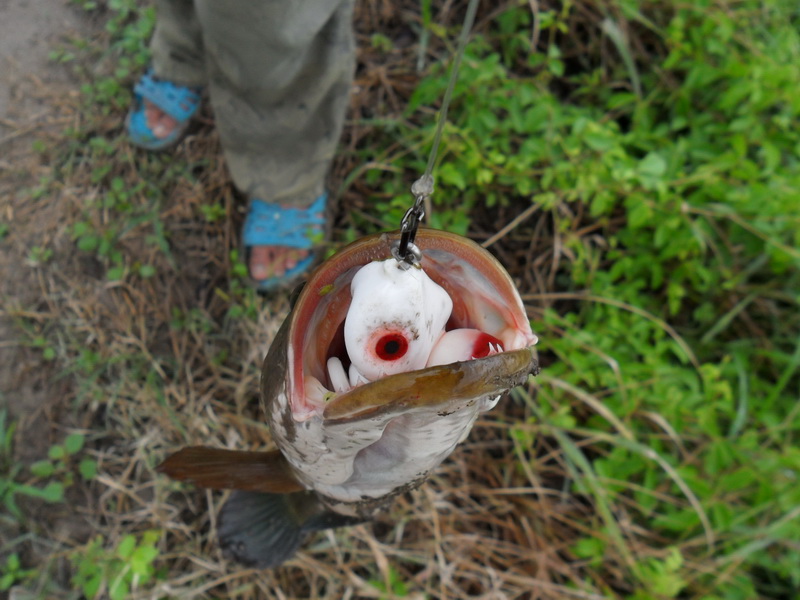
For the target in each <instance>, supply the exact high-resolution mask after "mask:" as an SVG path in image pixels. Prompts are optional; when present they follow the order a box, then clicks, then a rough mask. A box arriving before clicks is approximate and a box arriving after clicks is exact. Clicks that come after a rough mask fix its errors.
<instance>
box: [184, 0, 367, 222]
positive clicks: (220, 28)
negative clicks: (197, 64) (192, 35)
mask: <svg viewBox="0 0 800 600" xmlns="http://www.w3.org/2000/svg"><path fill="white" fill-rule="evenodd" d="M195 5H196V11H197V18H198V20H199V22H200V24H201V27H202V31H203V43H204V49H205V65H206V72H207V75H208V82H209V91H210V97H211V105H212V108H213V110H214V117H215V121H216V125H217V128H218V130H219V133H220V138H221V141H222V147H223V149H224V152H225V157H226V160H227V162H228V167H229V169H230V171H231V175H232V177H233V181H234V183H235V184H236V186H237V187H238V188H239V189H240V190H241V191H242V192H244V193H246V194H247V195H248V196H249V197H256V198H260V199H262V200H266V201H268V202H277V203H282V204H290V205H296V206H307V205H308V204H310V203H311V202H312V201H313V200H315V199H316V198H317V197H318V196H319V195H320V194H321V193H322V192H323V190H324V183H325V177H326V175H327V171H328V168H329V166H330V162H331V159H332V158H333V155H334V152H335V150H336V146H337V144H338V141H339V136H340V134H341V130H342V125H343V123H344V115H345V110H346V107H347V101H348V97H349V93H350V88H351V85H352V78H353V70H354V63H355V60H354V57H355V42H354V39H353V33H352V9H353V0H262V1H258V2H257V1H255V0H226V1H224V2H222V1H220V0H196V2H195Z"/></svg>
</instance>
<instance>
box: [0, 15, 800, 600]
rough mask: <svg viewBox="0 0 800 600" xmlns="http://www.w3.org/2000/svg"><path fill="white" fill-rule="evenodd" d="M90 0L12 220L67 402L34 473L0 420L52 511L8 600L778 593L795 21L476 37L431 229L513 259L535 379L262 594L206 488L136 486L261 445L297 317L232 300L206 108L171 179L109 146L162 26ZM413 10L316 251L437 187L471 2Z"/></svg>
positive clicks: (798, 271)
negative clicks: (68, 523)
mask: <svg viewBox="0 0 800 600" xmlns="http://www.w3.org/2000/svg"><path fill="white" fill-rule="evenodd" d="M80 4H81V6H82V7H83V8H84V9H85V10H87V11H89V14H91V15H93V17H94V18H95V19H96V20H97V22H98V23H100V24H103V27H104V33H103V35H102V36H100V37H99V38H98V39H97V40H96V41H91V42H89V41H88V40H84V41H81V40H77V41H76V42H75V43H74V44H73V46H71V47H69V48H65V49H63V51H60V52H56V53H55V54H54V55H53V57H54V59H55V60H59V61H61V62H63V63H64V64H65V65H67V67H68V68H71V69H73V72H74V73H76V74H77V76H79V77H81V78H82V80H83V81H84V82H85V84H84V86H83V88H82V90H81V96H80V99H79V100H75V102H76V104H75V105H74V107H73V108H74V110H75V118H74V119H73V120H72V123H73V125H72V127H71V128H70V129H69V130H67V131H65V132H63V134H62V135H61V136H60V137H59V138H58V139H57V141H56V142H53V143H49V144H48V145H46V146H43V145H42V144H41V143H40V144H39V145H38V146H37V153H38V154H39V155H40V158H41V160H42V161H43V162H44V163H45V164H46V165H47V171H48V175H47V176H45V177H44V179H43V180H42V181H41V182H38V183H37V184H36V185H35V186H32V187H31V189H30V190H29V191H28V197H29V202H30V203H32V206H34V208H35V207H38V206H45V205H48V203H49V204H52V203H53V200H54V199H57V206H58V208H57V210H58V211H59V212H58V218H57V219H51V220H50V221H49V222H48V223H49V228H45V231H46V233H47V234H46V235H44V236H41V237H42V239H41V241H40V242H37V243H36V244H35V245H34V246H33V247H31V248H29V255H28V256H27V258H28V262H27V264H28V267H27V268H28V269H29V270H30V271H31V273H32V277H33V279H34V281H35V282H36V285H37V286H38V288H37V289H38V290H39V292H40V297H39V298H38V299H36V300H35V301H31V302H29V304H28V305H24V306H23V305H19V304H9V305H8V306H10V308H9V309H6V315H8V316H11V317H13V318H14V319H15V321H16V323H17V325H18V329H19V331H20V339H21V341H22V343H23V344H24V345H25V347H26V348H27V349H28V350H27V352H28V353H29V354H28V355H29V356H34V357H36V359H37V360H38V361H39V363H40V364H44V365H48V368H50V369H56V370H57V372H58V374H59V376H60V377H61V378H62V379H61V380H62V381H63V382H64V383H65V385H66V389H67V393H65V394H64V396H63V398H62V399H61V400H60V407H61V408H60V410H61V412H62V413H63V414H64V415H65V416H66V417H67V418H66V422H67V423H68V425H67V426H64V425H63V424H60V425H59V426H54V427H53V428H52V431H53V432H54V433H52V434H51V435H49V436H48V438H47V441H46V443H45V445H44V446H43V447H42V448H41V451H40V452H41V456H34V457H31V459H30V460H21V455H22V449H23V447H24V446H25V444H26V443H27V442H28V440H31V439H33V436H35V435H36V433H35V431H34V430H32V428H31V427H20V426H16V425H14V423H16V422H17V421H16V420H15V419H13V418H5V420H4V421H2V423H1V425H2V426H0V441H1V442H2V444H0V451H1V452H2V454H0V466H2V471H0V495H2V494H4V496H2V497H3V498H4V499H7V498H8V497H13V498H17V499H19V497H20V496H21V494H25V490H27V491H29V492H30V491H31V490H40V491H41V490H46V489H48V488H47V486H48V485H49V486H50V490H51V491H53V494H54V495H53V496H52V498H49V500H52V501H54V504H43V502H44V499H39V500H37V499H34V498H32V499H31V502H26V505H25V506H23V509H22V510H21V511H19V513H18V514H17V513H16V512H14V511H10V512H9V514H8V515H3V516H2V517H0V518H2V519H3V520H2V521H0V522H2V523H3V524H4V526H5V527H7V528H8V529H9V530H10V531H12V534H11V535H10V536H8V539H6V540H5V541H3V543H2V545H0V559H1V560H0V585H3V586H5V587H6V588H10V587H12V586H16V587H17V588H18V589H21V588H24V589H26V590H29V591H31V592H32V593H33V595H34V596H39V597H48V598H77V597H80V595H81V594H84V595H85V596H86V597H89V598H95V597H97V598H100V597H111V598H116V597H120V598H121V597H230V598H242V599H246V598H284V597H298V598H299V597H313V598H342V597H359V598H360V597H365V598H367V597H371V598H397V597H407V598H467V597H484V598H494V597H509V598H621V599H622V598H624V599H626V600H627V599H630V600H651V599H652V600H661V599H663V598H697V599H701V598H702V599H709V600H710V599H720V600H738V599H749V598H775V599H778V598H792V597H795V596H796V595H797V590H798V589H800V568H798V566H797V565H798V564H800V555H798V553H799V552H800V511H798V508H797V507H798V506H800V491H798V490H800V487H798V485H797V477H798V470H800V451H799V450H798V446H797V435H798V430H799V429H800V409H798V408H797V407H798V403H797V400H798V384H799V383H800V377H799V376H798V369H800V326H798V325H799V323H798V321H800V317H798V315H799V314H800V312H798V310H797V309H798V303H799V302H800V296H798V290H800V233H799V232H800V216H798V215H799V214H800V213H799V212H798V210H797V198H798V190H800V170H799V169H798V148H800V128H798V126H797V125H798V122H799V121H800V118H799V117H800V103H799V102H798V99H797V94H796V90H795V88H796V82H797V81H798V80H800V73H798V69H800V67H798V65H800V60H799V59H800V35H799V34H798V27H797V23H798V19H799V18H800V14H798V11H797V8H796V7H795V6H794V5H793V4H792V3H790V2H787V1H778V2H773V3H769V4H763V3H759V2H755V1H752V0H743V1H738V2H728V1H723V2H716V3H710V2H697V3H679V2H661V3H651V2H644V1H636V0H633V1H624V2H623V1H621V0H620V1H616V0H605V1H602V0H601V1H587V2H567V3H559V4H556V3H551V2H544V1H543V2H538V3H534V4H533V5H530V4H528V3H519V2H506V3H502V4H501V5H498V6H491V7H489V6H488V5H487V6H484V7H483V8H482V10H481V11H479V13H478V19H477V25H476V32H475V35H474V36H473V39H472V41H471V43H470V45H469V46H468V50H467V55H466V56H465V60H464V63H463V66H462V71H461V77H460V79H459V82H458V85H457V87H456V90H455V95H454V102H453V106H452V108H451V111H450V117H449V122H448V125H447V127H446V128H445V134H444V137H443V142H442V150H441V153H440V157H439V162H438V166H437V171H436V175H437V192H436V194H435V195H434V197H433V201H434V211H433V215H432V218H431V224H432V225H434V226H437V227H443V228H447V229H450V230H453V231H457V232H462V233H468V234H469V235H470V236H471V237H473V238H475V239H477V240H479V241H483V242H484V244H485V245H487V246H488V247H489V248H490V249H491V250H492V251H493V252H495V254H496V255H497V256H498V257H499V258H500V259H501V261H502V262H503V263H504V264H505V265H506V267H507V268H508V270H509V271H510V272H511V274H512V275H513V277H514V278H515V280H516V281H517V282H518V283H519V288H520V291H521V293H522V295H523V298H524V300H525V303H526V307H527V309H528V313H529V316H530V317H531V319H532V323H533V325H534V329H535V330H536V332H537V333H538V334H539V337H540V339H541V343H540V352H541V359H542V363H543V366H544V370H543V372H542V374H541V375H540V376H539V378H538V379H537V380H536V381H533V382H531V383H530V385H529V386H527V387H526V388H525V389H519V390H517V391H515V393H514V394H512V395H511V396H510V397H509V398H508V399H506V400H505V401H504V402H503V403H501V405H500V406H499V407H498V408H497V409H496V410H495V411H493V412H492V413H490V414H488V415H487V416H486V417H484V418H483V419H482V420H481V421H480V422H479V423H478V426H477V427H476V428H475V430H474V431H473V433H472V434H471V436H470V438H469V439H468V440H467V442H465V443H464V444H463V445H462V447H460V449H459V450H457V452H456V453H455V454H454V455H453V457H452V458H451V459H450V460H448V461H447V462H446V463H445V464H444V465H443V466H442V468H441V469H439V470H438V471H437V473H436V474H435V475H434V476H433V477H432V478H431V480H430V481H429V482H428V483H426V484H425V485H424V486H423V487H421V488H420V489H418V490H416V491H414V492H411V493H409V494H407V495H405V496H403V497H402V498H399V499H398V501H397V502H396V503H395V504H394V505H393V506H392V508H391V510H390V511H388V512H387V513H386V514H384V515H382V516H381V517H380V518H379V519H378V520H377V521H376V522H375V523H372V524H367V525H362V526H358V527H355V528H352V529H349V530H347V531H341V532H326V533H323V534H320V535H319V536H317V537H315V538H313V539H312V540H311V541H310V543H309V544H308V545H307V547H306V548H305V550H304V551H303V552H301V553H300V554H299V555H298V556H297V558H295V559H293V560H292V561H290V562H289V563H288V564H287V565H286V566H285V567H283V568H281V569H278V570H275V571H270V572H256V571H252V570H247V569H244V568H241V567H238V566H236V565H233V564H231V563H228V562H227V561H225V560H224V559H223V557H222V556H221V555H220V553H219V550H218V549H217V547H216V543H215V534H216V514H217V510H218V508H219V507H220V506H221V504H222V502H223V500H224V495H221V494H217V493H210V492H206V491H201V490H194V489H191V488H190V487H187V486H182V485H179V484H176V483H174V482H170V481H167V480H165V479H163V478H161V477H157V476H156V475H155V474H154V473H153V467H154V466H155V465H156V464H157V463H158V462H159V461H160V460H161V459H162V458H163V457H164V456H165V455H166V454H167V453H168V452H170V451H172V450H174V449H175V448H177V447H180V446H183V445H187V444H196V443H205V444H213V445H217V446H220V447H230V448H239V449H244V448H255V447H266V446H269V445H270V443H271V441H270V436H269V432H268V430H267V428H266V426H265V425H264V424H263V419H262V418H261V416H260V414H259V411H258V408H257V405H256V403H255V402H254V398H255V396H256V394H257V387H258V386H257V382H258V377H259V371H260V361H261V358H262V357H263V355H264V353H265V349H266V348H267V347H268V344H269V341H270V339H271V337H272V335H274V333H275V331H276V329H277V326H278V325H279V323H280V320H281V319H282V318H283V316H284V315H285V314H286V311H287V310H288V303H287V301H286V300H285V299H277V300H274V301H271V302H264V301H263V300H261V299H259V298H258V297H257V296H255V295H254V294H253V293H252V292H251V291H250V290H248V288H247V287H246V286H245V285H244V282H243V275H244V272H243V265H242V264H241V261H240V259H239V256H238V253H237V252H236V251H232V250H231V249H232V248H237V246H238V231H239V228H240V226H241V222H242V204H243V202H242V198H241V197H240V196H239V194H238V193H237V192H236V191H235V190H234V189H233V187H232V185H231V182H230V180H229V177H228V175H227V172H226V171H225V165H224V162H223V161H222V158H221V154H220V148H219V143H218V140H217V138H216V134H215V132H214V129H213V119H212V117H211V115H210V114H208V113H204V114H202V115H201V118H200V119H199V123H198V125H197V127H195V128H194V129H193V130H192V132H191V134H190V136H189V137H188V138H187V140H186V141H185V142H184V143H183V144H181V145H180V146H179V148H178V149H177V150H176V152H175V153H173V154H168V155H149V154H146V153H142V152H139V151H136V150H134V149H133V148H132V147H131V146H130V145H129V144H128V143H127V141H126V140H125V138H124V135H123V133H122V120H123V118H124V114H125V112H126V110H127V107H128V104H129V102H130V92H129V89H130V86H131V82H132V80H133V78H134V77H135V76H136V74H137V73H138V72H139V70H140V69H141V68H142V66H143V65H144V64H146V62H147V52H146V49H145V46H144V43H145V41H146V39H147V38H148V36H149V35H150V32H151V28H152V24H153V18H154V15H153V13H152V11H151V10H150V9H148V8H142V7H140V6H139V5H138V4H137V3H135V2H132V1H130V0H128V1H125V0H117V1H114V2H112V1H109V2H107V3H106V2H97V3H95V2H82V3H80ZM531 6H537V7H538V9H539V10H538V12H536V13H534V12H532V10H531ZM422 8H423V10H422V12H421V13H420V9H419V7H418V6H417V5H415V4H414V3H405V2H402V3H394V4H392V5H391V6H389V5H385V4H381V3H378V2H372V1H370V0H364V1H363V2H359V3H358V6H357V19H356V23H357V30H358V39H359V48H360V49H359V70H358V74H357V86H358V87H357V93H355V94H354V95H353V97H352V102H351V107H350V114H349V118H348V125H347V128H346V131H345V134H344V136H343V138H342V143H341V150H340V153H339V155H338V157H337V160H336V162H335V165H334V169H333V172H332V175H331V189H333V190H336V191H337V195H338V197H339V206H338V211H337V214H336V216H335V222H334V225H335V227H334V241H333V243H332V246H331V250H332V249H333V248H334V247H335V246H336V245H338V244H341V243H343V242H345V241H348V240H351V239H355V238H357V237H360V236H361V235H363V234H365V233H369V232H372V231H375V230H378V229H386V228H395V227H396V226H397V224H398V223H399V221H400V217H401V216H402V214H403V212H404V211H405V209H406V208H407V207H408V204H409V201H410V195H409V193H408V188H409V187H410V184H411V182H413V181H414V180H415V179H416V178H417V177H418V176H419V174H420V173H421V172H422V171H423V169H424V164H425V161H426V159H427V150H428V147H429V144H430V141H431V138H432V135H433V125H434V118H433V117H434V114H435V109H436V107H437V105H438V102H439V101H440V98H441V94H442V92H443V90H444V86H445V85H446V69H445V66H446V62H447V61H446V58H447V56H448V53H449V52H450V51H451V50H452V46H453V40H454V38H455V35H457V30H458V24H459V23H460V20H461V11H462V10H463V9H464V8H465V3H463V2H456V3H441V2H434V1H431V2H426V3H423V7H422ZM418 65H420V66H424V68H425V70H424V71H423V72H421V73H418V72H417V67H418ZM37 203H38V204H37ZM4 231H5V233H4V234H3V239H2V240H0V243H3V244H11V243H12V242H13V238H14V236H15V235H17V234H16V232H11V231H10V230H9V229H5V230H4ZM9 238H12V239H9ZM78 439H80V443H78ZM54 448H60V450H53V449H54ZM37 460H38V462H37ZM42 461H43V462H42ZM52 484H57V486H58V487H59V490H60V495H58V497H56V495H55V493H54V490H55V487H53V485H52ZM26 486H27V487H26ZM9 490H11V491H9ZM20 490H22V491H20ZM36 493H38V492H33V493H32V494H31V497H33V496H35V495H36ZM37 502H40V503H38V504H37ZM18 504H19V502H17V505H18ZM59 507H60V508H59ZM76 516H77V519H78V520H79V522H80V523H82V524H84V526H82V527H75V528H74V529H67V530H66V531H67V533H66V534H64V533H63V531H65V530H64V529H63V524H64V521H65V519H71V520H72V521H75V520H76ZM60 528H61V529H60ZM59 532H61V533H59Z"/></svg>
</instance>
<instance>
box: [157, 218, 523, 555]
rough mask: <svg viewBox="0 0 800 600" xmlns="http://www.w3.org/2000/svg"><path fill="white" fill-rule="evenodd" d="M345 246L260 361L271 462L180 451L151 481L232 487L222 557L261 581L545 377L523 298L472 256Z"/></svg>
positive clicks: (455, 250) (495, 266) (386, 499)
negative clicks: (311, 538) (410, 257)
mask: <svg viewBox="0 0 800 600" xmlns="http://www.w3.org/2000/svg"><path fill="white" fill-rule="evenodd" d="M399 238H400V233H399V232H392V233H387V232H384V233H378V234H373V235H370V236H367V237H364V238H361V239H359V240H357V241H355V242H353V243H351V244H350V245H348V246H346V247H344V248H343V249H341V250H340V251H339V252H337V253H336V254H334V255H333V256H332V257H331V258H329V259H328V260H327V261H325V262H323V263H322V264H321V265H320V266H319V267H317V268H316V269H315V270H314V271H313V272H312V273H311V275H310V276H309V278H308V280H307V282H306V283H305V285H304V286H303V287H302V289H301V290H300V291H299V293H298V295H297V297H296V300H295V301H294V304H293V306H292V308H291V311H290V313H289V315H288V316H287V318H286V319H285V321H284V322H283V324H282V326H281V328H280V329H279V331H278V333H277V334H276V336H275V339H274V340H273V341H272V343H271V345H270V348H269V350H268V353H267V355H266V358H265V359H264V363H263V368H262V377H261V389H260V403H261V410H262V411H263V413H264V415H265V418H266V420H267V422H268V423H269V427H270V431H271V434H272V438H273V440H274V442H275V445H276V446H277V448H276V449H274V450H269V451H252V450H229V449H218V448H210V447H204V446H192V447H188V448H184V449H182V450H180V451H178V452H177V453H175V454H173V455H171V456H170V457H168V458H167V459H166V460H165V461H164V462H163V463H162V464H161V465H159V466H158V468H157V470H158V471H159V472H161V473H164V474H166V475H167V476H169V477H171V478H173V479H176V480H180V481H186V482H190V483H193V484H195V485H197V486H200V487H205V488H211V489H220V490H222V489H233V490H235V491H234V492H233V493H232V494H231V496H230V497H229V499H228V501H227V502H226V504H225V505H224V506H223V508H222V509H221V512H220V522H219V535H218V537H219V542H220V546H221V547H222V549H223V551H224V553H225V554H226V555H228V556H230V557H232V558H233V559H235V560H237V561H239V562H241V563H243V564H246V565H250V566H254V567H257V568H271V567H275V566H278V565H280V564H282V563H283V562H285V561H286V560H288V559H289V558H291V557H292V556H293V555H294V554H295V553H296V551H297V550H298V548H299V547H300V546H301V545H302V542H303V540H304V539H305V538H306V536H307V535H308V534H309V533H311V532H314V531H319V530H322V529H327V528H335V527H344V526H349V525H354V524H358V523H363V522H367V521H369V520H371V519H373V518H375V516H376V515H377V514H378V512H379V511H381V510H385V509H386V508H387V507H388V506H389V505H390V504H391V502H392V500H393V499H394V498H396V497H397V496H398V495H399V494H403V493H405V492H407V491H409V490H412V489H414V488H416V487H418V486H419V485H421V484H422V483H423V482H424V481H425V479H426V478H427V477H428V476H429V475H430V473H431V472H432V471H433V470H434V469H436V467H438V466H439V465H440V464H441V463H442V461H444V460H445V459H446V458H447V457H448V456H449V455H450V454H451V453H452V452H453V450H454V449H455V447H456V446H457V445H458V444H459V443H460V442H462V441H463V440H464V439H465V438H466V437H467V435H468V434H469V432H470V430H471V428H472V426H473V424H474V423H475V421H476V419H477V418H478V416H479V415H480V414H481V413H483V412H485V411H488V410H490V409H492V408H494V407H495V405H496V404H497V403H498V401H499V399H500V397H501V396H502V394H503V393H504V392H506V391H508V390H510V389H511V388H513V387H515V386H518V385H521V384H523V383H525V382H526V381H527V380H528V377H529V376H530V375H536V374H538V371H539V366H538V362H537V359H536V356H537V355H536V352H535V344H536V343H537V341H538V340H537V337H536V335H535V334H534V333H533V331H532V330H531V326H530V322H529V320H528V318H527V315H526V313H525V308H524V306H523V304H522V300H521V298H520V296H519V294H518V292H517V290H516V287H515V286H514V283H513V281H512V280H511V278H510V276H509V275H508V273H507V272H506V270H505V269H504V268H503V266H502V265H501V264H500V263H499V262H498V261H497V260H496V259H495V258H494V257H493V256H492V255H491V254H490V253H489V252H488V251H486V250H485V249H483V248H481V247H480V246H479V245H478V244H476V243H475V242H473V241H471V240H469V239H468V238H465V237H463V236H459V235H456V234H453V233H448V232H444V231H440V230H436V229H429V228H424V227H423V228H420V230H419V231H418V233H417V235H416V239H415V244H416V246H417V247H418V249H419V251H420V252H421V260H420V261H419V262H418V263H417V264H414V265H412V266H409V264H407V263H404V262H402V261H399V260H397V259H396V258H395V257H394V256H393V254H392V248H393V245H395V244H396V243H397V241H398V240H399Z"/></svg>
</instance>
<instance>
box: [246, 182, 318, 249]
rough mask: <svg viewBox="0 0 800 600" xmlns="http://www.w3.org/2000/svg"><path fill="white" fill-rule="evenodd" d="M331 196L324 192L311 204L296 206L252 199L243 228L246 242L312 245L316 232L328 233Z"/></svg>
mask: <svg viewBox="0 0 800 600" xmlns="http://www.w3.org/2000/svg"><path fill="white" fill-rule="evenodd" d="M327 200H328V195H327V194H322V195H321V196H320V197H319V198H317V199H316V200H315V201H314V203H313V204H312V205H311V206H309V207H308V208H294V207H285V206H281V205H280V204H268V203H266V202H264V201H263V200H258V199H257V198H253V199H251V200H250V208H249V210H248V214H247V219H246V221H245V223H244V229H243V231H242V239H243V241H244V245H245V246H246V247H253V246H286V247H289V248H303V249H310V248H312V247H313V246H314V242H315V241H316V240H315V239H313V238H314V237H316V236H315V234H322V233H324V228H325V204H326V203H327Z"/></svg>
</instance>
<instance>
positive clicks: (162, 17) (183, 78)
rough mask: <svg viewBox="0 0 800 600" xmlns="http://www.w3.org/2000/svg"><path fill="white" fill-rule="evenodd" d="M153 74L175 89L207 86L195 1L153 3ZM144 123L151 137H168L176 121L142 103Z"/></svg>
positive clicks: (158, 1) (151, 45)
mask: <svg viewBox="0 0 800 600" xmlns="http://www.w3.org/2000/svg"><path fill="white" fill-rule="evenodd" d="M150 53H151V55H152V65H153V74H154V75H155V77H156V78H158V79H159V80H163V81H168V82H170V83H172V84H176V85H178V86H187V87H192V88H199V87H202V86H203V85H205V83H206V72H205V59H204V50H203V33H202V30H201V28H200V23H199V22H198V20H197V15H196V13H195V7H194V0H156V27H155V31H154V32H153V37H152V39H151V40H150ZM144 108H145V115H146V122H147V125H148V127H149V129H150V130H151V131H152V132H153V135H154V136H155V137H157V138H159V139H163V138H166V137H168V136H169V135H170V134H171V133H172V132H173V131H174V130H175V128H176V126H177V125H178V123H177V121H176V119H175V118H174V117H172V116H170V115H168V114H166V113H165V112H164V111H163V110H161V109H160V108H158V107H157V106H156V105H155V104H153V103H152V102H150V101H148V100H144Z"/></svg>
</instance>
